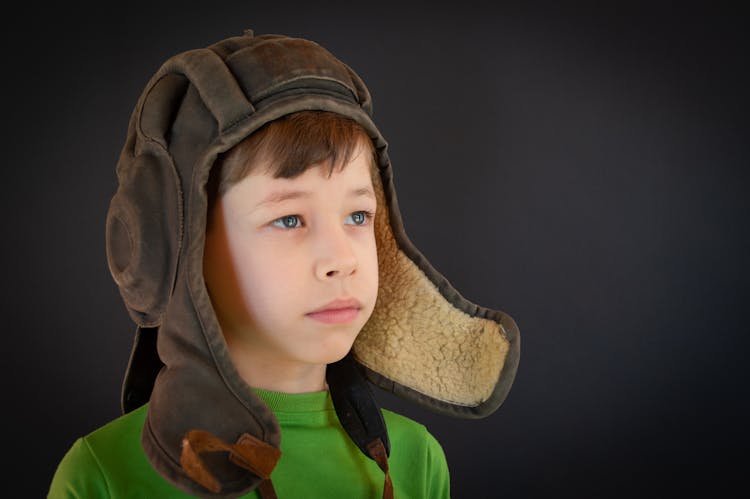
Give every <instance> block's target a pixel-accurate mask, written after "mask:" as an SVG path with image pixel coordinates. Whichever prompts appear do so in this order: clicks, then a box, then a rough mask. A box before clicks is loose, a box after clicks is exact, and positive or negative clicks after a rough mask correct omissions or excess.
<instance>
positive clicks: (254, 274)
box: [235, 245, 302, 322]
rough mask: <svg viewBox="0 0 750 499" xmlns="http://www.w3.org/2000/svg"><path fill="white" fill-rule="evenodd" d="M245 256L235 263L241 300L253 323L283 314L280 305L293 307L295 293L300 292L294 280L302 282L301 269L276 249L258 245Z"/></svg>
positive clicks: (282, 308)
mask: <svg viewBox="0 0 750 499" xmlns="http://www.w3.org/2000/svg"><path fill="white" fill-rule="evenodd" d="M245 255H246V256H244V257H243V258H240V259H235V262H236V264H235V268H236V269H237V273H238V280H239V282H240V289H241V293H242V299H243V301H244V303H245V307H246V309H247V311H248V313H249V314H250V315H251V316H252V317H253V319H254V320H255V321H260V322H263V321H264V320H265V319H267V318H271V316H273V314H274V311H278V312H279V313H283V311H284V310H285V309H284V307H280V306H279V304H280V303H290V304H291V303H293V301H294V293H295V292H299V289H298V286H295V276H296V280H297V281H299V280H300V273H301V272H302V269H299V268H297V267H295V263H296V262H295V260H294V259H290V258H285V257H284V256H283V255H282V254H281V252H279V251H277V250H274V248H266V247H262V246H260V245H256V246H255V247H254V248H253V250H252V251H250V252H247V253H245Z"/></svg>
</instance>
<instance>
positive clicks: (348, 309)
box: [306, 298, 362, 324]
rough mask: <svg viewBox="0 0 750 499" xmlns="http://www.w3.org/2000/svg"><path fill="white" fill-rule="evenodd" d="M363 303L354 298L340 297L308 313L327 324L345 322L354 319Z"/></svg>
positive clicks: (310, 316) (312, 317) (314, 318)
mask: <svg viewBox="0 0 750 499" xmlns="http://www.w3.org/2000/svg"><path fill="white" fill-rule="evenodd" d="M361 309H362V304H361V303H359V302H358V301H357V300H355V299H354V298H345V299H344V298H339V299H336V300H333V301H332V302H330V303H327V304H325V305H323V306H322V307H320V308H318V309H316V310H313V311H312V312H309V313H307V314H306V315H307V317H309V318H311V319H313V320H315V321H318V322H322V323H325V324H345V323H348V322H351V321H353V320H354V319H355V318H356V317H357V315H358V314H359V311H360V310H361Z"/></svg>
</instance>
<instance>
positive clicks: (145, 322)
mask: <svg viewBox="0 0 750 499" xmlns="http://www.w3.org/2000/svg"><path fill="white" fill-rule="evenodd" d="M187 86H188V82H187V79H186V78H185V77H183V76H181V75H167V76H165V77H163V78H161V79H160V80H158V81H157V82H155V83H154V84H153V86H152V87H151V90H150V91H149V92H147V93H145V94H144V95H143V97H142V99H141V102H140V103H139V104H140V106H137V109H136V111H135V112H134V114H133V118H131V122H130V125H129V129H128V140H127V142H126V144H125V147H124V148H123V150H122V152H121V154H120V159H119V161H118V164H117V179H118V184H119V185H118V188H117V192H116V193H115V195H114V196H113V197H112V200H111V201H110V204H109V210H108V211H107V221H106V252H107V264H108V266H109V271H110V273H111V274H112V277H113V278H114V281H115V283H117V286H118V287H119V290H120V295H121V296H122V298H123V300H124V301H125V305H126V307H127V309H128V313H129V314H130V316H131V318H132V319H133V321H134V322H135V323H136V324H138V325H139V326H142V327H153V326H158V325H159V323H160V321H161V317H162V316H163V314H164V311H165V309H166V306H167V303H168V301H169V295H170V294H171V292H172V287H173V285H174V282H175V277H176V271H177V260H178V255H179V249H180V248H179V247H180V243H181V240H182V218H183V214H182V204H183V200H182V188H181V185H180V181H179V176H178V174H177V172H176V170H175V166H174V162H173V160H172V157H171V155H170V154H169V152H168V151H167V137H168V130H169V128H170V126H171V121H172V119H173V117H174V114H175V109H176V108H177V107H178V106H179V102H180V101H181V99H182V96H183V95H184V93H185V91H186V89H187ZM136 116H138V117H139V119H136V118H135V117H136Z"/></svg>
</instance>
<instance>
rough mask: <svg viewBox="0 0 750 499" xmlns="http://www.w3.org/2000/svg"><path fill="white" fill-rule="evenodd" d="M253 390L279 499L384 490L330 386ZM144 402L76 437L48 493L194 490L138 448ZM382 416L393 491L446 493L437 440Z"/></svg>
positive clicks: (435, 496) (152, 494) (147, 494)
mask: <svg viewBox="0 0 750 499" xmlns="http://www.w3.org/2000/svg"><path fill="white" fill-rule="evenodd" d="M257 393H258V395H259V396H260V397H261V398H262V399H263V400H264V401H265V402H266V403H267V404H268V405H269V407H270V408H271V409H272V410H273V412H274V414H276V418H277V419H278V421H279V424H280V425H281V452H282V455H281V459H280V460H279V462H278V464H277V465H276V468H275V469H274V471H273V474H272V475H271V479H272V481H273V485H274V488H275V489H276V493H277V494H278V496H279V499H287V498H295V499H296V498H302V497H305V498H308V497H310V498H318V497H321V498H344V497H345V498H360V497H362V498H365V497H368V498H369V497H372V498H380V497H382V494H383V480H384V475H383V472H382V471H381V470H380V468H378V465H377V464H376V463H375V462H374V461H372V460H371V459H369V458H368V457H366V456H365V455H364V454H362V452H361V451H360V450H359V449H358V448H357V446H356V445H355V444H354V443H353V442H352V441H351V439H350V438H349V436H348V435H347V434H346V432H345V430H344V429H343V428H342V426H341V424H340V423H339V421H338V418H337V417H336V412H335V410H334V408H333V404H332V402H331V398H330V396H329V394H328V392H325V391H324V392H315V393H303V394H287V393H277V392H268V391H264V390H257ZM147 407H148V404H146V405H144V406H142V407H141V408H139V409H136V410H135V411H132V412H130V413H128V414H126V415H124V416H121V417H119V418H117V419H115V420H114V421H112V422H110V423H109V424H107V425H105V426H103V427H101V428H99V429H98V430H95V431H94V432H92V433H90V434H89V435H87V436H85V437H83V438H79V439H78V440H76V442H75V443H74V444H73V446H72V447H71V448H70V450H68V452H67V453H66V454H65V456H64V457H63V459H62V461H61V462H60V464H59V465H58V468H57V471H56V473H55V475H54V477H53V479H52V484H51V487H50V490H49V494H48V496H47V497H48V499H58V498H80V499H84V498H86V499H89V498H112V499H120V498H126V497H128V498H136V497H137V498H160V499H162V498H185V497H191V496H189V495H187V494H185V493H184V492H181V491H180V490H178V489H176V488H175V487H174V486H172V485H171V484H170V483H169V482H167V481H166V480H165V479H164V478H162V476H161V475H159V474H158V473H157V472H156V470H154V469H153V468H152V467H151V465H150V463H149V462H148V459H147V458H146V455H145V453H144V452H143V448H142V447H141V430H142V429H143V424H144V420H145V417H146V410H147ZM383 417H384V418H385V422H386V426H387V427H388V434H389V438H390V441H391V454H390V457H389V460H388V462H389V466H390V473H391V480H392V482H393V489H394V497H395V499H407V498H429V499H442V498H447V497H450V485H449V474H448V465H447V463H446V460H445V455H444V453H443V449H442V448H441V446H440V444H439V443H438V442H437V440H435V438H434V437H433V436H432V435H431V434H430V433H429V432H428V431H427V429H426V428H425V427H424V426H423V425H421V424H419V423H416V422H414V421H412V420H411V419H408V418H406V417H404V416H400V415H398V414H395V413H393V412H390V411H388V410H383ZM243 497H244V498H256V497H258V495H257V493H256V492H255V491H253V492H251V493H249V494H246V495H245V496H243Z"/></svg>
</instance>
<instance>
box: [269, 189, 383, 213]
mask: <svg viewBox="0 0 750 499" xmlns="http://www.w3.org/2000/svg"><path fill="white" fill-rule="evenodd" d="M311 194H312V192H310V191H275V192H272V193H271V194H269V195H268V196H266V197H265V199H263V201H261V202H260V203H258V204H257V205H256V208H259V207H261V206H264V205H269V204H271V205H273V204H279V203H282V202H284V201H289V200H291V199H301V198H309V197H310V196H311ZM348 195H349V197H361V196H364V197H369V198H372V199H375V193H374V192H373V191H372V188H370V187H360V188H358V189H352V190H351V191H349V194H348Z"/></svg>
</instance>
